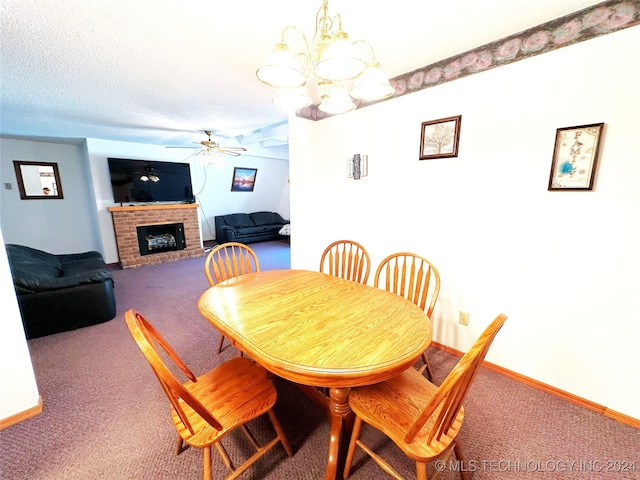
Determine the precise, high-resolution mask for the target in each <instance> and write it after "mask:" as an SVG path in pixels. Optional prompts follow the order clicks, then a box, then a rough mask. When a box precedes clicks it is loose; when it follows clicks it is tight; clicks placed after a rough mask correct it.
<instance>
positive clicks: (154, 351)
mask: <svg viewBox="0 0 640 480" xmlns="http://www.w3.org/2000/svg"><path fill="white" fill-rule="evenodd" d="M124 318H125V321H126V324H127V326H128V327H129V331H130V332H131V335H132V336H133V338H134V339H135V341H136V343H137V344H138V347H140V350H142V353H143V354H144V356H145V357H146V359H147V360H148V361H149V364H150V365H151V368H152V369H153V372H154V373H155V374H156V377H157V378H158V380H159V381H160V384H161V386H162V390H164V393H165V394H166V395H167V397H168V398H169V402H170V403H171V417H172V419H173V424H174V426H175V428H176V430H177V431H178V444H177V450H176V453H177V454H180V453H181V452H182V450H183V445H184V443H187V445H190V446H192V447H194V448H201V449H203V451H204V479H205V480H212V464H211V447H212V446H214V447H215V448H216V450H217V451H218V453H219V454H220V456H221V458H222V461H223V462H224V464H225V465H226V466H227V468H228V469H229V470H230V471H231V474H230V475H229V476H227V477H226V478H227V479H233V478H237V477H238V476H239V475H241V474H242V473H243V472H244V471H245V470H247V468H249V467H250V466H251V465H252V464H253V463H255V462H256V460H258V459H259V458H260V457H261V456H263V455H264V454H265V453H267V451H269V450H270V449H271V448H272V447H273V446H275V445H276V444H277V443H278V442H280V443H282V446H283V447H284V449H285V451H286V452H287V455H288V456H291V455H292V450H291V447H290V445H289V442H288V440H287V438H286V436H285V434H284V432H283V430H282V427H281V426H280V423H279V422H278V419H277V418H276V416H275V413H274V412H273V406H274V405H275V403H276V389H275V387H274V385H273V383H272V382H271V380H269V379H268V378H267V375H266V372H265V370H264V369H262V368H261V367H259V366H258V365H256V364H255V363H254V362H253V361H251V360H249V359H248V358H246V357H234V358H233V359H232V360H229V361H227V362H225V363H223V364H222V365H219V366H217V367H215V368H214V369H213V370H211V371H209V372H207V373H205V374H203V375H200V376H198V377H196V376H195V375H194V374H193V373H192V372H191V370H189V368H188V367H187V366H186V365H185V364H184V362H183V361H182V360H181V359H180V357H179V356H178V354H177V353H176V352H175V351H174V350H173V349H172V348H171V346H170V345H169V344H168V343H167V341H166V340H165V339H164V338H163V337H162V335H160V333H159V332H158V331H157V330H156V329H155V328H154V327H153V326H152V325H151V323H149V321H148V320H146V319H145V318H144V317H143V316H142V315H141V314H140V313H139V312H137V311H136V310H134V309H130V310H128V311H127V312H125V314H124ZM158 347H160V348H161V349H162V351H163V355H164V354H166V357H168V359H171V360H172V362H173V363H174V364H175V366H176V367H177V368H175V369H174V370H177V369H178V368H179V369H180V370H181V371H182V372H183V373H184V375H185V376H186V377H187V378H188V381H187V382H186V383H181V382H180V381H179V380H178V379H177V378H176V377H175V376H174V374H173V373H172V371H171V370H170V368H169V367H168V366H167V365H166V364H165V362H164V361H163V359H162V357H161V356H160V352H159V350H158ZM265 413H266V414H267V415H268V417H269V419H270V420H271V424H272V425H273V429H274V430H275V432H276V437H275V438H274V439H273V440H271V441H269V442H268V443H267V444H266V445H263V446H260V445H259V444H258V443H257V442H256V440H255V439H254V437H253V435H252V434H251V432H250V431H249V429H248V428H247V425H246V424H247V423H248V422H250V421H252V420H254V419H256V418H258V417H260V416H262V415H263V414H265ZM236 428H240V429H241V430H242V431H243V432H244V433H245V434H246V436H247V438H248V439H249V442H250V443H251V444H252V445H253V447H254V448H255V449H256V453H255V454H253V455H252V456H251V457H250V458H248V459H247V460H245V461H244V463H242V464H241V465H240V466H238V467H237V468H236V467H234V465H233V462H232V460H231V458H230V457H229V455H228V453H227V452H226V450H225V449H224V447H223V446H222V444H221V443H220V440H221V439H222V438H223V437H224V436H225V435H227V434H228V433H229V432H231V431H232V430H235V429H236Z"/></svg>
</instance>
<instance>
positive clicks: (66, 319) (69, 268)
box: [6, 244, 116, 338]
mask: <svg viewBox="0 0 640 480" xmlns="http://www.w3.org/2000/svg"><path fill="white" fill-rule="evenodd" d="M6 250H7V258H8V260H9V267H10V268H11V276H12V277H13V285H14V287H15V290H16V294H17V297H18V304H19V306H20V313H21V314H22V323H23V324H24V330H25V333H26V336H27V338H36V337H44V336H45V335H51V334H53V333H59V332H65V331H67V330H75V329H76V328H82V327H88V326H89V325H95V324H97V323H102V322H106V321H107V320H111V319H112V318H114V317H115V316H116V300H115V295H114V290H113V277H112V275H111V272H110V271H109V269H108V268H107V265H106V264H105V262H104V260H103V258H102V255H101V254H100V253H99V252H84V253H73V254H61V255H55V254H52V253H47V252H43V251H42V250H36V249H35V248H31V247H26V246H23V245H14V244H8V245H6Z"/></svg>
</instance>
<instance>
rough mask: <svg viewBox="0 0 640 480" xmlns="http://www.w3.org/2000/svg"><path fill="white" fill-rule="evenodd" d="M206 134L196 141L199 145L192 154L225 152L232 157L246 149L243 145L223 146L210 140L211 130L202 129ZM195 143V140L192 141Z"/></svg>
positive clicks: (209, 154)
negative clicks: (205, 137) (202, 138)
mask: <svg viewBox="0 0 640 480" xmlns="http://www.w3.org/2000/svg"><path fill="white" fill-rule="evenodd" d="M203 131H204V133H205V134H206V135H207V139H206V140H202V141H201V142H198V143H199V144H200V145H201V147H199V148H200V150H198V151H197V152H196V153H195V154H194V155H208V156H211V155H215V154H221V153H223V154H225V155H231V156H233V157H237V156H239V155H240V154H241V153H242V152H246V151H247V149H246V148H244V147H223V146H220V144H219V143H218V142H216V141H213V140H211V130H203ZM194 143H196V142H194ZM169 148H195V147H169Z"/></svg>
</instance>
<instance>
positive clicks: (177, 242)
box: [136, 223, 186, 255]
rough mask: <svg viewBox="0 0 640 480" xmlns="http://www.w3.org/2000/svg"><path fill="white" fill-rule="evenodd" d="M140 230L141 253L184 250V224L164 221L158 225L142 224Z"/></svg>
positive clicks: (138, 228) (149, 253)
mask: <svg viewBox="0 0 640 480" xmlns="http://www.w3.org/2000/svg"><path fill="white" fill-rule="evenodd" d="M136 230H137V232H138V246H139V247H140V255H151V254H154V253H162V252H172V251H175V250H184V249H185V248H186V244H185V241H184V224H182V223H162V224H157V225H140V226H137V227H136Z"/></svg>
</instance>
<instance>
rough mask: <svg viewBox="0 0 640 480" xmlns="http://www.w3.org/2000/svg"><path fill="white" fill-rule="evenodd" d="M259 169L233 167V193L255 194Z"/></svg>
mask: <svg viewBox="0 0 640 480" xmlns="http://www.w3.org/2000/svg"><path fill="white" fill-rule="evenodd" d="M257 174H258V169H257V168H244V167H233V181H232V182H231V191H232V192H253V187H254V186H255V184H256V175H257Z"/></svg>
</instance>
